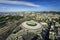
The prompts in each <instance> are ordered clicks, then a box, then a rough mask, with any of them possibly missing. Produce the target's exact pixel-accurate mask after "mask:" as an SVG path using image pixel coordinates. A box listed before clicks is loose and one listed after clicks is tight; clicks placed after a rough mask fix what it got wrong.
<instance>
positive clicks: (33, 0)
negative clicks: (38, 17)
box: [0, 0, 60, 12]
mask: <svg viewBox="0 0 60 40" xmlns="http://www.w3.org/2000/svg"><path fill="white" fill-rule="evenodd" d="M20 11H60V0H0V12H20Z"/></svg>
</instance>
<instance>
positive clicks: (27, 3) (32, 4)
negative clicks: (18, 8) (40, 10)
mask: <svg viewBox="0 0 60 40" xmlns="http://www.w3.org/2000/svg"><path fill="white" fill-rule="evenodd" d="M0 3H4V4H16V5H26V6H33V7H40V5H37V4H34V3H30V2H25V1H5V0H4V1H0Z"/></svg>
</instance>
